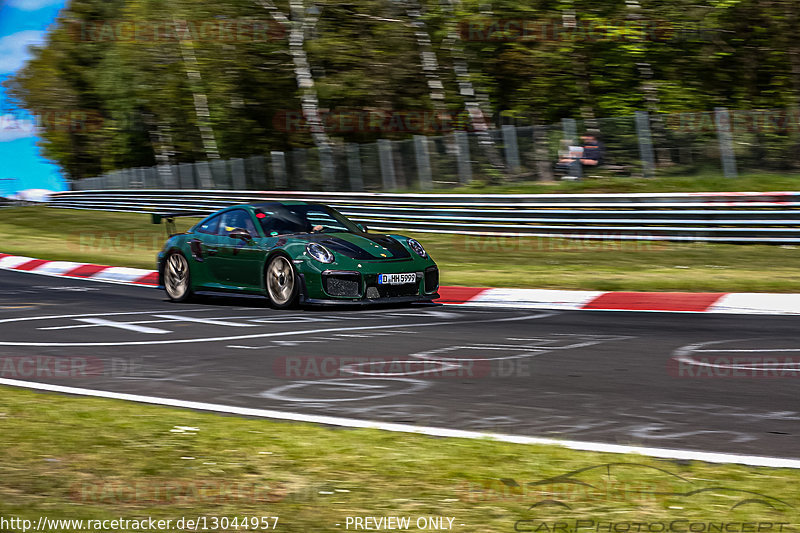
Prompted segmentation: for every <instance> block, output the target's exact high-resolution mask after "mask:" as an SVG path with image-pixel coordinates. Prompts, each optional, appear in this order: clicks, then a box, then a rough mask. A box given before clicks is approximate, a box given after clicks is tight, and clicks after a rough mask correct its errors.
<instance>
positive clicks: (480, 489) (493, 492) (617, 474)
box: [459, 462, 795, 533]
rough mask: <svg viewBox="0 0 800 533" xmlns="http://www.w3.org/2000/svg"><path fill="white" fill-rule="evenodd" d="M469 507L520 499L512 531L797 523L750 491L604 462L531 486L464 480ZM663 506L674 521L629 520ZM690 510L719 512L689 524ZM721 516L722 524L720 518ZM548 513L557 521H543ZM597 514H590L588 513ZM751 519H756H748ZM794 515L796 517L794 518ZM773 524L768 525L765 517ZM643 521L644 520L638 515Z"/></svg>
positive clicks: (687, 529)
mask: <svg viewBox="0 0 800 533" xmlns="http://www.w3.org/2000/svg"><path fill="white" fill-rule="evenodd" d="M459 493H461V494H462V495H463V496H462V497H463V499H465V500H466V501H469V502H483V501H515V502H521V503H524V504H526V508H527V510H526V512H525V515H524V516H520V517H519V518H518V519H517V520H515V522H514V527H513V529H514V531H535V532H537V533H578V532H584V531H585V532H588V531H594V532H596V533H601V532H602V533H633V532H636V533H758V532H767V531H769V532H776V531H791V530H793V529H792V528H791V527H790V526H791V523H790V522H788V521H786V520H781V519H780V515H782V514H786V516H787V518H788V516H789V514H790V513H794V512H795V507H794V505H793V504H792V503H790V502H788V501H786V500H785V499H782V498H778V497H775V496H771V495H768V494H764V493H760V492H756V491H754V490H751V489H750V488H738V487H735V486H732V485H718V484H715V483H713V482H710V481H703V482H698V481H697V480H692V479H688V478H686V477H684V476H682V475H679V474H676V473H674V472H671V471H669V470H667V469H665V468H661V467H656V466H651V465H646V464H639V463H625V462H620V463H605V464H599V465H592V466H587V467H585V468H580V469H577V470H573V471H570V472H565V473H563V474H558V475H555V476H551V477H545V478H540V479H536V478H534V479H530V480H518V479H513V478H501V479H488V480H484V481H483V482H475V481H470V482H465V483H464V484H462V486H460V487H459ZM598 505H599V506H601V507H602V508H603V509H604V513H609V514H610V513H611V512H612V510H613V513H614V515H615V519H600V520H598V519H596V518H592V519H589V516H585V515H586V514H587V507H588V508H590V509H591V508H596V507H597V506H598ZM654 505H655V506H663V507H664V508H665V509H669V510H675V511H677V513H674V512H672V511H670V513H669V514H670V515H672V514H676V516H668V517H664V518H661V519H659V520H650V521H648V520H642V519H637V520H630V519H628V518H627V516H626V513H627V512H633V513H635V512H636V510H638V509H640V508H641V507H642V506H646V507H652V506H654ZM688 505H692V506H699V507H701V508H706V506H707V508H709V509H714V513H715V514H713V515H710V516H708V517H706V518H707V519H691V520H690V519H687V518H686V517H685V516H682V515H681V511H682V510H684V509H686V508H687V506H688ZM734 509H735V510H744V509H747V510H749V511H751V512H752V513H768V514H764V516H763V517H759V518H762V519H761V520H760V521H758V520H751V521H745V522H743V521H741V520H739V521H736V520H733V519H731V518H730V512H731V511H733V510H734ZM719 512H722V513H723V515H724V517H725V518H724V519H723V520H720V519H719V518H717V516H718V515H719ZM543 513H547V514H548V515H554V514H555V515H556V516H558V517H559V518H557V519H543V518H542V515H543ZM590 516H591V515H590ZM750 516H751V518H752V517H755V516H756V515H755V514H751V515H750ZM792 516H793V515H792ZM767 517H768V518H769V519H768V520H766V519H765V518H767ZM637 518H641V517H640V516H637Z"/></svg>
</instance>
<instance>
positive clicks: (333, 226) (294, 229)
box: [258, 204, 360, 237]
mask: <svg viewBox="0 0 800 533" xmlns="http://www.w3.org/2000/svg"><path fill="white" fill-rule="evenodd" d="M258 211H259V212H260V213H263V215H265V216H258V219H259V220H260V221H261V227H262V228H263V230H264V234H265V235H267V236H270V237H275V236H277V235H290V234H294V233H340V232H348V233H359V232H360V230H359V228H358V226H356V225H355V224H354V223H353V222H351V221H350V220H348V219H347V218H346V217H345V216H344V215H342V214H341V213H339V212H338V211H336V210H335V209H333V208H331V207H328V206H325V205H317V204H298V205H274V206H266V207H263V208H259V209H258Z"/></svg>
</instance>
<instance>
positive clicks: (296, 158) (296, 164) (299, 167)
mask: <svg viewBox="0 0 800 533" xmlns="http://www.w3.org/2000/svg"><path fill="white" fill-rule="evenodd" d="M291 169H292V174H291V175H290V176H289V185H288V187H289V189H290V190H293V191H302V190H309V189H310V187H309V186H308V181H307V175H308V150H306V149H305V148H295V149H294V150H292V166H291Z"/></svg>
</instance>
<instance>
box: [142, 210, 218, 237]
mask: <svg viewBox="0 0 800 533" xmlns="http://www.w3.org/2000/svg"><path fill="white" fill-rule="evenodd" d="M208 214H209V213H208V211H181V212H180V213H150V216H151V217H152V222H153V224H161V222H162V221H163V222H164V223H165V224H166V230H167V237H172V236H173V235H177V234H178V232H177V231H176V229H175V218H177V217H205V216H207V215H208Z"/></svg>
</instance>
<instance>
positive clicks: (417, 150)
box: [414, 135, 433, 191]
mask: <svg viewBox="0 0 800 533" xmlns="http://www.w3.org/2000/svg"><path fill="white" fill-rule="evenodd" d="M414 155H415V157H416V160H417V177H418V179H419V188H420V189H421V190H423V191H429V190H431V189H432V188H433V181H432V180H431V156H430V154H429V153H428V138H427V137H425V136H424V135H414Z"/></svg>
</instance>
